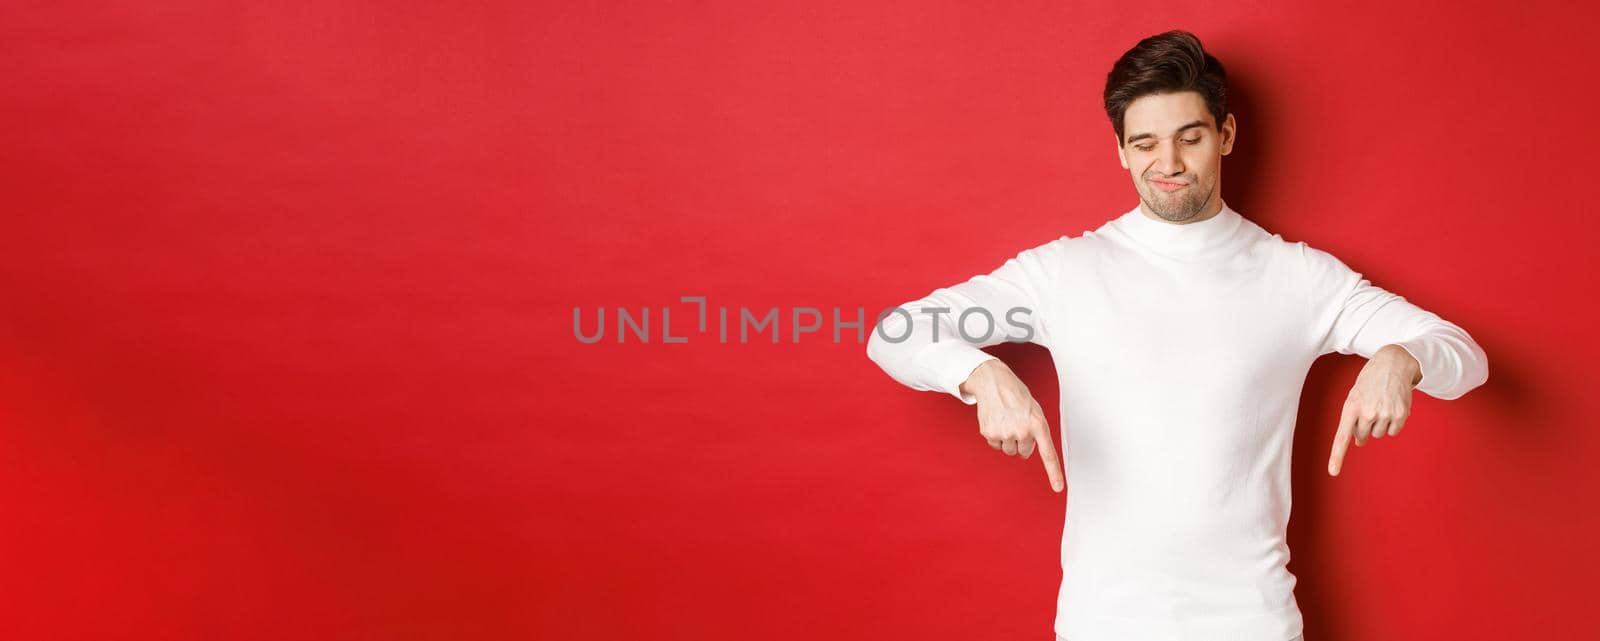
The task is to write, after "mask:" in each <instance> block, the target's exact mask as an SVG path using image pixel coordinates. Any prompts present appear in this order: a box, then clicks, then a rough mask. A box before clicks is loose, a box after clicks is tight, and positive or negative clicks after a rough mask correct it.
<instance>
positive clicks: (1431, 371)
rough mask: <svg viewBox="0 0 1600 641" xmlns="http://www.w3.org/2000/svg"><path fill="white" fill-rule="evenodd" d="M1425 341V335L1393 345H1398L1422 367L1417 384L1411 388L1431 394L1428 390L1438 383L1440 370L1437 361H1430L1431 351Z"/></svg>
mask: <svg viewBox="0 0 1600 641" xmlns="http://www.w3.org/2000/svg"><path fill="white" fill-rule="evenodd" d="M1426 341H1427V337H1425V336H1418V337H1415V338H1408V339H1405V340H1402V341H1399V342H1397V343H1395V345H1399V346H1400V348H1401V349H1404V350H1406V353H1408V354H1410V355H1411V357H1412V358H1415V359H1417V365H1418V366H1419V367H1421V369H1422V378H1419V379H1417V384H1416V385H1414V386H1412V388H1413V389H1415V390H1417V391H1419V392H1423V393H1425V394H1428V395H1430V396H1432V395H1433V393H1432V392H1430V391H1429V390H1431V389H1433V385H1434V384H1436V383H1438V379H1439V375H1440V372H1439V363H1437V362H1433V361H1432V356H1433V352H1432V351H1431V350H1429V349H1428V345H1427V343H1426Z"/></svg>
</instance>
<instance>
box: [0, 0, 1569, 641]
mask: <svg viewBox="0 0 1600 641" xmlns="http://www.w3.org/2000/svg"><path fill="white" fill-rule="evenodd" d="M979 4H983V5H989V4H994V3H972V4H970V5H958V4H955V3H914V2H906V3H871V4H866V3H858V2H835V3H798V2H797V3H784V4H783V6H778V5H776V4H774V3H766V2H761V3H749V2H716V3H710V2H705V3H657V4H636V5H635V4H630V5H620V4H619V5H616V6H611V7H604V8H593V7H591V8H582V7H576V6H570V5H569V4H568V3H536V4H534V5H528V4H525V3H510V2H506V3H494V4H489V3H473V4H471V5H470V6H469V5H468V4H467V3H376V2H373V3H360V2H315V3H312V2H298V3H288V2H272V3H249V4H246V3H233V4H217V3H203V2H191V3H173V2H120V3H88V4H78V3H70V4H68V3H37V2H22V3H7V5H6V8H5V9H3V10H0V51H3V58H0V62H3V63H4V64H3V65H0V68H3V69H4V71H3V74H4V75H3V76H0V77H3V79H4V83H3V85H0V113H3V114H4V118H3V119H0V142H3V144H4V153H3V155H0V165H3V166H0V185H3V186H4V192H3V202H4V210H5V211H4V215H3V217H0V295H3V300H4V312H3V313H0V365H3V367H0V376H3V379H0V429H3V433H0V505H3V510H4V514H3V525H0V555H3V556H0V575H3V577H4V578H3V579H0V585H3V588H0V627H3V628H4V629H0V636H4V637H5V638H36V639H57V638H59V639H88V638H95V639H104V638H163V639H183V638H188V639H219V638H232V639H244V638H259V639H281V638H350V639H513V638H518V639H521V638H540V639H613V638H651V639H696V640H705V639H724V638H726V639H732V638H757V637H759V638H763V639H820V638H851V639H869V638H895V639H912V638H915V639H1046V638H1049V636H1048V635H1049V634H1050V630H1049V628H1050V624H1051V621H1052V617H1053V615H1054V606H1055V595H1056V592H1055V590H1056V587H1057V584H1058V581H1059V580H1060V568H1059V565H1058V557H1057V553H1058V549H1057V546H1058V544H1059V540H1060V538H1059V537H1060V533H1061V524H1062V522H1061V519H1062V510H1063V507H1064V500H1065V497H1063V495H1059V494H1052V493H1051V492H1050V491H1049V488H1048V484H1047V482H1046V479H1045V476H1044V473H1043V471H1042V470H1041V469H1040V467H1039V464H1038V462H1037V460H1030V461H1025V462H1024V461H1019V460H1016V459H1012V458H1008V457H1006V456H1004V455H1002V454H999V453H997V452H995V451H993V450H991V449H989V448H988V446H987V445H986V444H984V443H983V441H982V440H981V439H980V438H978V437H977V429H976V422H975V417H974V415H973V413H972V410H971V408H968V407H966V406H963V405H961V404H960V403H958V402H956V401H955V400H954V399H953V398H951V397H948V396H944V395H939V394H931V393H916V392H913V391H910V390H908V389H906V388H903V387H901V386H899V385H898V384H896V383H894V382H893V381H892V380H890V379H889V378H888V377H887V376H886V375H884V374H883V373H882V372H881V371H879V370H878V369H877V367H876V366H874V365H873V364H872V363H871V362H870V361H868V360H867V358H866V356H865V346H864V345H861V344H858V343H855V342H853V338H854V337H853V335H847V341H846V342H845V343H844V344H838V345H835V344H832V342H831V337H830V336H829V334H830V333H831V319H830V322H829V323H828V324H826V325H824V328H823V331H822V332H820V333H818V334H813V335H808V336H806V337H805V339H804V340H802V341H801V342H800V343H798V344H795V343H791V342H789V337H788V334H787V332H788V331H789V328H788V320H787V319H785V320H784V321H783V323H784V325H783V328H784V331H785V338H784V342H782V343H780V344H778V345H773V344H771V343H770V342H753V343H751V344H747V345H739V344H728V345H723V344H719V343H717V342H716V341H715V340H714V339H713V338H712V337H711V336H710V335H696V333H695V332H692V331H689V330H692V329H693V328H692V326H691V324H690V322H689V320H688V319H690V318H691V317H692V313H693V307H692V306H686V305H681V304H677V300H678V297H680V296H691V295H703V296H707V297H708V298H709V299H710V304H711V305H712V306H713V309H715V307H717V306H719V305H720V306H728V307H730V308H732V309H735V310H736V309H738V308H739V307H740V306H743V307H749V308H751V309H752V310H756V311H758V312H762V311H765V310H766V309H767V308H769V307H778V308H779V309H780V311H781V312H782V313H783V314H785V315H786V314H787V313H788V312H789V310H791V309H793V308H795V307H818V308H821V309H823V310H824V311H829V310H831V308H833V307H841V308H844V309H846V310H852V311H853V310H854V309H855V308H856V307H858V306H859V307H866V308H868V309H869V310H876V309H879V308H882V307H884V306H888V305H893V304H897V303H900V302H904V301H906V300H909V299H911V298H915V297H918V296H921V295H923V294H925V293H927V292H928V291H930V290H931V289H933V288H934V287H937V286H941V285H947V284H951V283H954V282H959V281H960V280H964V279H965V278H967V277H968V276H971V275H973V274H976V273H980V272H986V271H988V270H990V269H993V268H994V267H995V266H997V265H998V264H999V263H1000V262H1001V261H1003V260H1004V259H1005V258H1007V257H1009V256H1011V255H1014V253H1015V252H1016V251H1019V250H1020V249H1022V248H1025V247H1030V246H1034V245H1037V244H1039V243H1042V242H1044V241H1046V240H1049V239H1051V238H1055V237H1057V236H1059V235H1062V234H1071V235H1076V234H1079V233H1081V232H1082V231H1084V230H1086V229H1093V228H1095V227H1097V226H1099V224H1101V223H1102V222H1104V221H1105V220H1106V219H1108V218H1110V217H1112V216H1114V215H1116V214H1118V213H1120V212H1122V211H1126V210H1127V209H1128V208H1130V207H1131V206H1132V205H1133V203H1134V202H1136V201H1135V200H1134V197H1135V196H1134V193H1133V191H1132V188H1131V185H1130V184H1129V182H1128V176H1127V175H1126V173H1125V172H1124V171H1123V170H1122V169H1121V168H1120V167H1119V166H1118V165H1117V162H1116V156H1115V155H1114V150H1113V148H1112V133H1111V129H1110V126H1109V124H1108V123H1107V122H1106V118H1105V115H1104V113H1103V111H1102V110H1101V108H1100V106H1099V103H1098V100H1099V95H1100V90H1101V87H1102V83H1103V82H1104V78H1105V73H1106V71H1107V69H1108V68H1109V66H1110V64H1111V62H1112V61H1113V60H1114V59H1115V58H1116V56H1118V55H1120V54H1121V52H1122V51H1124V50H1125V49H1127V48H1128V47H1129V46H1131V45H1132V44H1133V43H1134V42H1136V41H1137V40H1138V39H1139V38H1140V37H1143V36H1146V35H1150V34H1153V33H1157V32H1159V31H1162V30H1165V29H1168V28H1172V27H1182V28H1186V29H1190V30H1192V31H1194V32H1196V33H1197V34H1198V35H1200V36H1201V38H1202V39H1203V40H1204V41H1205V43H1206V44H1207V46H1208V48H1209V49H1211V50H1212V51H1213V52H1214V53H1215V54H1217V55H1218V56H1219V57H1220V58H1221V59H1222V60H1223V61H1224V62H1225V63H1226V65H1227V67H1228V70H1229V72H1230V75H1231V76H1232V79H1233V87H1234V90H1235V92H1236V95H1237V99H1236V103H1235V111H1236V114H1237V116H1238V119H1239V126H1240V134H1239V135H1240V139H1239V147H1238V148H1237V150H1236V154H1235V155H1234V156H1231V157H1229V158H1228V159H1227V161H1226V162H1225V164H1224V168H1225V171H1224V178H1225V180H1224V184H1225V193H1226V194H1227V198H1228V201H1229V203H1230V204H1231V205H1233V206H1234V207H1235V208H1236V209H1238V210H1240V211H1241V212H1243V213H1244V214H1245V215H1246V216H1248V217H1250V218H1252V219H1254V220H1256V221H1257V222H1259V223H1261V224H1262V225H1263V226H1265V227H1267V228H1268V229H1269V230H1271V231H1274V232H1278V233H1281V234H1282V235H1283V236H1284V237H1285V238H1287V239H1290V240H1305V241H1307V242H1310V243H1312V244H1313V245H1314V246H1318V247H1321V248H1324V249H1327V250H1329V251H1331V252H1333V253H1334V254H1335V255H1337V256H1340V257H1341V258H1342V259H1344V260H1345V261H1346V262H1348V263H1349V264H1350V265H1351V266H1352V267H1354V268H1356V269H1357V270H1359V271H1362V272H1364V273H1366V274H1367V275H1368V276H1369V277H1370V278H1372V279H1373V280H1374V282H1376V283H1378V284H1379V285H1382V286H1385V287H1388V288H1390V289H1392V290H1394V291H1397V292H1399V293H1401V294H1403V295H1405V296H1407V298H1408V299H1410V300H1412V301H1413V302H1416V303H1418V304H1419V305H1422V306H1424V307H1426V308H1429V309H1431V310H1434V311H1436V312H1438V313H1440V314H1441V315H1442V316H1444V317H1446V318H1448V319H1450V320H1453V321H1455V322H1457V323H1459V324H1460V325H1462V326H1463V327H1465V328H1466V329H1467V330H1468V331H1469V332H1471V333H1472V334H1473V336H1474V337H1475V338H1477V340H1478V341H1479V342H1480V343H1481V344H1482V345H1483V346H1484V348H1485V349H1486V350H1487V352H1488V354H1489V359H1490V369H1491V375H1490V380H1489V382H1488V384H1487V385H1485V386H1484V387H1482V388H1480V389H1478V390H1475V391H1473V392H1472V393H1471V394H1469V395H1468V396H1466V397H1464V398H1462V399H1460V400H1457V401H1449V402H1446V401H1439V400H1436V399H1432V398H1429V397H1425V396H1423V395H1421V394H1419V395H1418V398H1417V401H1416V405H1415V407H1414V416H1413V417H1412V418H1411V419H1410V421H1409V423H1408V427H1407V430H1406V432H1405V433H1404V434H1403V435H1402V436H1401V437H1400V438H1398V439H1395V440H1390V439H1383V440H1381V441H1377V442H1376V444H1375V445H1371V446H1368V447H1365V448H1358V449H1353V451H1352V452H1351V455H1350V458H1349V459H1348V463H1347V466H1346V470H1345V472H1344V474H1343V475H1342V476H1341V477H1339V478H1337V479H1334V478H1330V477H1328V476H1327V475H1326V473H1325V471H1324V466H1325V464H1326V460H1327V455H1328V450H1329V443H1330V442H1331V439H1332V435H1333V431H1334V427H1335V426H1334V422H1335V420H1336V419H1337V416H1338V414H1337V408H1338V404H1339V403H1340V402H1341V401H1342V400H1343V394H1344V392H1345V391H1346V390H1347V389H1348V386H1349V384H1350V383H1351V382H1352V381H1353V379H1354V376H1355V374H1356V372H1357V371H1358V369H1359V367H1360V363H1361V361H1360V359H1358V358H1355V357H1338V356H1330V357H1328V358H1325V359H1323V360H1321V361H1319V362H1318V364H1317V366H1316V367H1315V368H1314V369H1313V371H1312V374H1311V378H1310V380H1309V381H1308V383H1307V388H1306V394H1305V399H1304V403H1303V405H1302V408H1301V422H1300V427H1299V439H1298V445H1297V448H1296V452H1295V463H1294V481H1295V488H1296V494H1295V497H1296V498H1295V506H1294V516H1293V521H1292V523H1291V526H1290V543H1291V546H1292V548H1293V550H1294V558H1293V561H1292V563H1291V565H1290V568H1291V569H1292V570H1294V571H1295V572H1296V574H1297V575H1298V576H1299V577H1300V579H1301V581H1300V585H1299V587H1298V591H1297V594H1298V596H1299V599H1300V603H1301V605H1302V608H1303V609H1304V611H1305V614H1306V619H1307V633H1306V638H1307V639H1310V640H1312V641H1325V640H1339V639H1363V640H1368V639H1533V638H1545V637H1546V636H1547V635H1548V636H1551V637H1554V636H1556V635H1564V634H1568V633H1573V632H1579V631H1587V630H1589V629H1590V623H1589V619H1590V618H1591V617H1590V616H1589V615H1590V614H1592V605H1591V603H1590V600H1591V598H1592V596H1593V591H1592V584H1593V578H1594V573H1595V572H1596V570H1600V567H1597V565H1600V564H1597V563H1596V561H1597V554H1596V552H1595V549H1594V546H1593V543H1592V538H1591V537H1592V536H1593V535H1594V533H1595V532H1594V530H1595V525H1596V520H1597V519H1596V517H1595V514H1594V512H1593V508H1594V506H1595V505H1596V500H1597V498H1600V492H1597V491H1596V490H1597V483H1596V474H1595V472H1594V469H1593V463H1594V455H1595V451H1596V445H1597V443H1600V433H1597V430H1596V429H1594V428H1595V424H1594V417H1595V416H1596V415H1597V414H1600V407H1597V402H1600V401H1597V397H1596V396H1595V395H1594V394H1593V391H1594V388H1593V386H1592V384H1591V380H1592V379H1591V372H1592V371H1593V366H1594V363H1595V362H1596V361H1597V358H1600V349H1597V348H1600V341H1597V340H1596V338H1595V334H1594V332H1593V329H1592V324H1593V323H1592V319H1593V312H1594V310H1595V304H1594V302H1593V298H1592V296H1593V293H1594V292H1595V290H1596V284H1597V283H1596V274H1597V270H1596V265H1595V259H1594V256H1595V252H1594V250H1593V249H1592V243H1593V242H1594V237H1595V233H1596V231H1597V229H1596V211H1595V198H1594V196H1593V189H1594V186H1595V178H1594V177H1595V174H1596V171H1597V169H1596V168H1597V165H1596V163H1595V162H1594V160H1595V158H1596V156H1595V152H1596V150H1597V149H1600V144H1597V143H1600V137H1597V136H1596V134H1595V124H1594V112H1593V106H1594V104H1595V98H1596V95H1595V90H1594V84H1593V83H1594V78H1595V77H1596V69H1595V64H1594V62H1593V60H1594V58H1593V55H1592V51H1591V49H1590V47H1589V46H1588V45H1587V44H1586V43H1587V42H1589V41H1590V40H1591V39H1592V36H1593V33H1592V30H1593V28H1594V25H1595V17H1596V16H1595V15H1594V12H1593V10H1592V9H1582V8H1580V6H1582V5H1581V3H1570V4H1567V5H1561V4H1557V3H1549V2H1516V3H1506V5H1505V6H1504V7H1490V6H1483V5H1482V4H1481V3H1461V2H1452V3H1446V4H1443V5H1441V6H1439V7H1434V8H1422V7H1413V6H1411V5H1410V4H1409V3H1395V2H1382V3H1367V2H1349V3H1339V4H1338V5H1337V7H1336V8H1334V7H1332V6H1331V5H1330V8H1329V9H1326V10H1314V9H1311V8H1308V7H1303V6H1297V7H1289V6H1285V5H1283V4H1282V3H1266V2H1259V3H1245V4H1240V5H1220V4H1219V5H1204V6H1200V5H1195V4H1193V3H1178V2H1156V3H1142V4H1124V5H1107V6H1098V7H1090V6H1083V5H1078V4H1067V3H1058V2H1037V3H1018V4H1008V5H1007V6H1006V7H1005V8H1004V9H999V8H996V7H984V8H981V9H980V8H978V5H979ZM619 306H620V307H627V308H629V309H630V310H633V311H634V312H635V313H637V310H639V309H640V308H642V307H645V306H649V307H651V308H652V311H653V314H652V316H653V318H655V319H656V320H659V316H658V315H657V314H659V309H660V308H661V307H663V306H671V307H674V311H675V314H674V330H673V333H674V334H675V335H688V336H689V337H690V340H689V343H687V344H683V345H663V344H661V343H660V336H659V327H658V326H655V327H652V332H653V339H652V342H651V343H649V344H640V343H637V342H634V341H632V340H630V341H629V342H627V343H623V344H617V343H616V342H615V340H614V336H615V333H614V327H613V328H611V329H610V330H608V331H612V333H610V334H608V336H607V340H605V341H602V342H601V343H599V344H595V345H585V344H581V343H579V342H578V341H577V340H576V339H575V338H574V337H573V333H572V310H573V308H575V307H578V308H582V309H583V310H584V311H585V313H586V314H587V315H588V317H589V318H591V319H592V314H593V312H594V310H595V309H596V308H599V307H604V308H607V309H608V313H613V314H614V313H615V308H617V307H619ZM847 313H849V312H847ZM869 313H870V312H869ZM612 320H614V316H613V317H612ZM998 353H1000V354H1001V355H1002V356H1006V357H1008V358H1009V359H1010V360H1011V361H1012V362H1013V363H1015V364H1016V365H1015V366H1016V367H1017V368H1018V369H1019V370H1020V371H1022V372H1023V374H1024V376H1025V378H1027V380H1029V381H1030V382H1031V383H1033V387H1034V390H1035V392H1036V394H1037V395H1038V396H1039V398H1040V400H1041V402H1042V403H1043V404H1044V406H1045V407H1046V408H1048V409H1049V412H1050V415H1051V420H1052V424H1053V425H1054V424H1056V423H1055V418H1056V417H1055V407H1054V404H1055V403H1056V399H1057V396H1056V393H1055V385H1054V379H1053V377H1054V373H1053V372H1052V371H1051V369H1050V364H1049V362H1048V360H1047V359H1046V355H1045V353H1044V352H1043V351H1042V350H1039V349H1037V348H1032V347H1026V348H1024V347H1018V346H1007V347H1006V348H1002V349H1000V350H998ZM1586 394H1587V396H1586ZM1068 428H1069V429H1070V426H1068ZM1067 496H1070V490H1069V492H1068V495H1067Z"/></svg>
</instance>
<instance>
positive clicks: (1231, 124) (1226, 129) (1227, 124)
mask: <svg viewBox="0 0 1600 641" xmlns="http://www.w3.org/2000/svg"><path fill="white" fill-rule="evenodd" d="M1238 133H1239V123H1237V122H1235V121H1234V120H1233V114H1232V113H1230V114H1228V117H1227V118H1226V119H1224V120H1223V121H1222V132H1221V134H1222V155H1224V156H1226V155H1228V152H1231V151H1233V140H1234V138H1235V137H1236V136H1237V135H1238Z"/></svg>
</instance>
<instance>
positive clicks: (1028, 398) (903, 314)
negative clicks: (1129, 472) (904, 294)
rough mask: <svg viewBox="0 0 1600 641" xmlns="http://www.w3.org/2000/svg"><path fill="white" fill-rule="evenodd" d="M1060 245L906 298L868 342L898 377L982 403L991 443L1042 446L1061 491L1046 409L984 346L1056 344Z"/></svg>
mask: <svg viewBox="0 0 1600 641" xmlns="http://www.w3.org/2000/svg"><path fill="white" fill-rule="evenodd" d="M1059 249H1060V241H1054V242H1052V243H1047V244H1045V245H1042V246H1040V247H1035V248H1033V249H1029V250H1025V251H1023V252H1021V253H1019V254H1018V255H1017V256H1016V257H1015V258H1012V259H1010V260H1007V261H1006V263H1005V264H1004V265H1001V266H1000V267H999V268H998V269H996V270H994V271H993V272H990V273H988V274H984V275H979V276H975V277H973V278H972V279H970V280H968V281H966V282H964V283H960V284H957V285H953V286H950V287H943V288H940V289H937V290H934V291H933V293H931V294H929V295H927V296H925V297H923V298H920V299H917V300H914V301H910V302H908V303H905V304H903V305H900V306H899V309H900V310H901V311H900V312H897V313H893V314H890V315H888V316H885V317H884V318H883V320H882V321H881V322H880V324H879V326H878V327H876V328H874V330H873V332H872V338H871V339H870V340H869V341H868V342H867V356H868V357H869V358H871V359H872V361H873V362H874V363H877V364H878V366H879V367H881V368H883V371H884V372H886V373H888V374H889V376H890V377H892V378H894V379H895V380H896V381H899V382H900V383H902V384H904V385H906V386H908V387H911V388H912V389H917V390H924V391H940V392H945V393H947V394H951V395H953V396H955V397H956V398H958V399H961V402H963V403H966V404H968V405H977V406H978V407H977V409H978V425H979V429H978V432H979V434H980V435H981V436H982V437H983V438H984V440H986V441H988V443H989V446H990V447H992V448H994V449H996V450H1001V451H1003V452H1005V453H1006V454H1007V455H1011V456H1015V455H1019V454H1020V455H1021V456H1022V458H1024V459H1027V458H1028V457H1029V456H1030V455H1032V454H1033V451H1034V449H1035V447H1037V448H1038V450H1039V460H1040V462H1041V463H1043V464H1044V467H1045V473H1046V475H1047V476H1048V477H1049V479H1050V487H1051V488H1052V489H1054V490H1055V491H1056V492H1060V491H1062V490H1063V489H1065V488H1066V479H1065V473H1064V471H1063V469H1062V467H1061V463H1060V459H1059V458H1058V457H1057V456H1056V448H1055V442H1054V439H1052V438H1051V437H1050V425H1049V423H1048V422H1047V421H1046V420H1045V418H1044V411H1043V410H1042V409H1041V408H1040V407H1039V403H1038V402H1037V401H1035V400H1034V398H1033V395H1032V394H1031V393H1030V392H1029V391H1028V386H1027V385H1026V384H1024V383H1023V382H1022V380H1021V379H1019V378H1017V376H1016V374H1015V373H1013V372H1012V371H1011V368H1009V367H1007V366H1006V364H1005V363H1004V362H1002V361H1001V360H1000V359H998V358H995V357H994V356H991V355H989V354H988V353H986V352H984V351H983V350H982V349H980V348H982V347H986V346H989V345H995V344H999V343H1001V342H1005V341H1007V340H1019V341H1020V340H1026V341H1029V342H1033V343H1037V344H1039V345H1043V346H1045V347H1049V346H1050V339H1049V335H1048V333H1049V332H1048V329H1047V328H1048V323H1047V322H1046V321H1045V317H1044V316H1045V313H1046V301H1045V300H1044V298H1043V296H1042V295H1041V292H1046V291H1052V288H1050V287H1049V286H1048V283H1049V281H1050V279H1049V270H1050V269H1051V268H1052V265H1053V264H1055V263H1056V261H1055V258H1056V253H1055V252H1057V251H1059ZM991 320H992V322H991ZM963 327H964V328H965V332H964V333H963V332H962V329H963ZM991 329H993V331H990V330H991Z"/></svg>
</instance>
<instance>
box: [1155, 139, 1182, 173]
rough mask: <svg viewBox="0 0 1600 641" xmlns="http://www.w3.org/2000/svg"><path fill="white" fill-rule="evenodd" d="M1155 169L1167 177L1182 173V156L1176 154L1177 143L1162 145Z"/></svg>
mask: <svg viewBox="0 0 1600 641" xmlns="http://www.w3.org/2000/svg"><path fill="white" fill-rule="evenodd" d="M1156 165H1157V167H1156V168H1157V169H1159V170H1161V173H1163V174H1166V175H1167V176H1169V177H1171V176H1176V175H1178V174H1181V173H1183V156H1182V155H1180V154H1179V153H1178V145H1177V143H1172V144H1168V145H1163V146H1162V147H1161V155H1160V158H1158V159H1157V162H1156Z"/></svg>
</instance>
